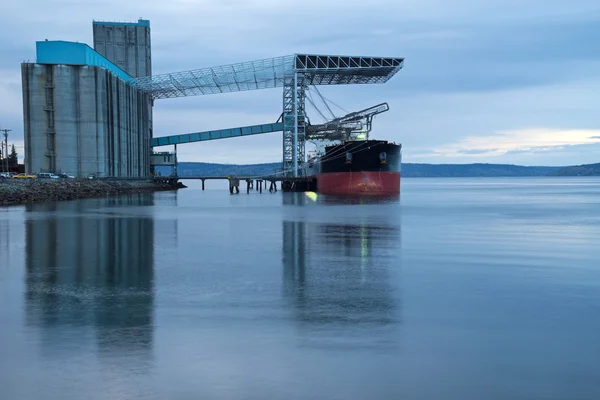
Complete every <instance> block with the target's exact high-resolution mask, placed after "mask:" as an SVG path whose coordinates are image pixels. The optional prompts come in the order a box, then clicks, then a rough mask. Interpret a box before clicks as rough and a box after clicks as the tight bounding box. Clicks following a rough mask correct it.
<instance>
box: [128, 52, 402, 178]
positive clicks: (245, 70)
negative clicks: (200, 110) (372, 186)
mask: <svg viewBox="0 0 600 400" xmlns="http://www.w3.org/2000/svg"><path fill="white" fill-rule="evenodd" d="M403 66H404V58H389V57H360V56H358V57H357V56H332V55H314V54H294V55H290V56H284V57H276V58H269V59H263V60H257V61H251V62H244V63H238V64H229V65H223V66H219V67H213V68H203V69H196V70H191V71H183V72H176V73H170V74H162V75H154V76H148V77H142V78H137V79H134V80H133V81H132V82H131V84H132V85H133V86H134V87H136V88H137V89H139V90H141V91H144V92H146V93H148V94H150V96H151V97H152V98H153V99H166V98H174V97H184V96H197V95H207V94H217V93H230V92H239V91H247V90H257V89H268V88H275V87H283V169H284V172H285V173H286V174H287V175H289V176H298V174H300V170H301V168H302V166H303V164H304V162H305V151H304V149H305V141H306V125H307V119H306V113H305V90H306V88H307V87H308V85H352V84H375V83H385V82H387V81H388V80H389V79H390V78H392V77H393V76H394V75H395V74H396V73H397V72H398V71H399V70H400V69H401V68H402V67H403Z"/></svg>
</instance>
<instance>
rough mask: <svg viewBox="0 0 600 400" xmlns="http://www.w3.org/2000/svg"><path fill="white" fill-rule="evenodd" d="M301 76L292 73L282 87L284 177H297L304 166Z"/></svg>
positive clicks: (303, 84) (304, 121)
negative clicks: (292, 75) (291, 76)
mask: <svg viewBox="0 0 600 400" xmlns="http://www.w3.org/2000/svg"><path fill="white" fill-rule="evenodd" d="M305 90H306V84H305V83H304V79H303V76H302V75H301V74H298V72H295V73H294V77H293V78H286V79H285V81H284V85H283V170H284V174H285V175H286V176H292V177H297V176H299V175H300V174H301V171H300V168H301V167H302V166H303V165H304V163H305V161H306V159H305V147H306V113H305V98H306V97H305Z"/></svg>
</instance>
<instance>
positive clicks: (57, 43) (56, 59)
mask: <svg viewBox="0 0 600 400" xmlns="http://www.w3.org/2000/svg"><path fill="white" fill-rule="evenodd" d="M35 47H36V58H37V62H38V63H39V64H66V65H91V66H94V67H102V68H105V69H107V70H108V71H109V72H110V73H112V74H113V75H116V76H118V77H119V78H121V79H123V80H124V81H125V82H130V81H132V80H133V78H132V77H131V76H130V75H129V74H128V73H127V72H125V71H123V70H122V69H121V68H119V67H117V66H116V65H115V64H113V63H112V62H110V61H108V59H107V58H105V57H104V56H102V55H101V54H100V53H98V52H96V51H94V49H92V48H91V47H90V46H88V45H87V44H85V43H77V42H65V41H62V40H52V41H47V40H46V41H39V42H35Z"/></svg>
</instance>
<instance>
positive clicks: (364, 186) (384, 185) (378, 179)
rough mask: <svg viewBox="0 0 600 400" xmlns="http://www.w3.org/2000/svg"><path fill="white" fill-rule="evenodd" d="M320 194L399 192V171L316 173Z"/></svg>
mask: <svg viewBox="0 0 600 400" xmlns="http://www.w3.org/2000/svg"><path fill="white" fill-rule="evenodd" d="M317 192H318V193H322V194H386V195H387V194H390V195H394V194H399V193H400V173H399V172H377V171H375V172H365V171H361V172H331V173H326V174H317Z"/></svg>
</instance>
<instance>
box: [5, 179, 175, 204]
mask: <svg viewBox="0 0 600 400" xmlns="http://www.w3.org/2000/svg"><path fill="white" fill-rule="evenodd" d="M180 187H181V186H177V185H173V184H170V183H159V182H153V181H151V180H114V181H112V180H102V179H57V180H49V179H22V180H21V179H0V206H13V205H21V204H31V203H42V202H51V201H64V200H76V199H87V198H98V197H108V196H116V195H122V194H134V193H144V192H158V191H167V190H177V189H179V188H180Z"/></svg>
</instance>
